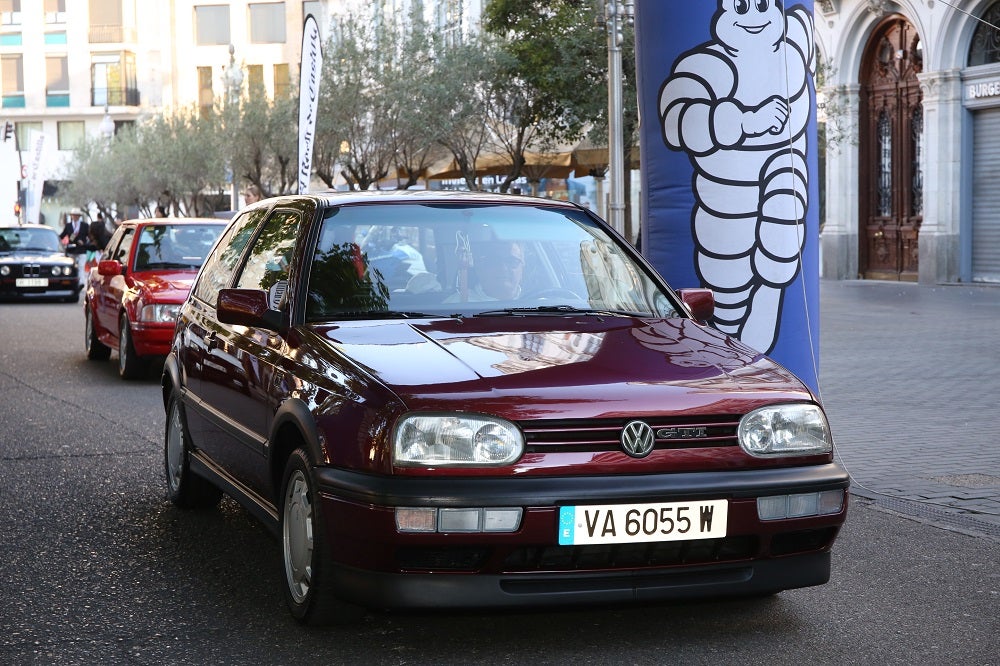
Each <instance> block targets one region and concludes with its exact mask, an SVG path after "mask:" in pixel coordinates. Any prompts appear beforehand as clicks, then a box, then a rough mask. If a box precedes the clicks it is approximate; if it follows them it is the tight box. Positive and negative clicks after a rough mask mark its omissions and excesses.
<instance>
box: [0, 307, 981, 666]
mask: <svg viewBox="0 0 1000 666" xmlns="http://www.w3.org/2000/svg"><path fill="white" fill-rule="evenodd" d="M162 429H163V410H162V407H161V405H160V401H159V393H158V382H157V379H156V376H155V371H154V372H151V374H150V376H149V378H148V379H146V380H144V381H138V382H123V381H121V380H119V379H118V378H117V375H116V372H115V357H114V356H112V360H111V361H108V362H96V363H95V362H88V361H87V360H86V359H85V357H84V352H83V315H82V311H81V306H80V305H67V304H43V303H34V304H23V305H22V304H9V303H5V304H0V528H2V536H0V586H2V587H0V663H2V664H9V665H15V664H60V665H66V664H157V665H159V664H300V663H301V664H306V663H310V664H313V663H316V664H318V663H323V664H471V663H484V664H567V663H573V664H675V663H676V664H768V665H780V664H804V663H810V664H843V663H853V664H881V665H885V664H963V665H978V664H994V665H998V664H1000V619H998V616H1000V571H998V562H1000V542H998V541H996V540H993V539H988V538H981V537H976V536H970V535H967V534H963V533H959V532H954V531H949V530H945V529H942V528H940V527H936V526H933V525H929V524H926V523H923V522H915V521H913V520H911V519H909V518H906V517H904V516H901V515H897V514H893V513H889V512H886V511H884V510H881V509H878V508H876V507H875V506H874V505H872V504H869V503H867V500H862V499H858V498H855V501H854V503H853V504H852V507H851V511H850V516H849V519H848V522H847V525H846V526H845V528H844V531H843V532H842V534H841V537H840V539H839V540H838V542H837V544H836V546H835V550H834V573H833V577H832V580H831V582H830V583H829V584H827V585H825V586H821V587H817V588H810V589H806V590H796V591H790V592H785V593H782V594H780V595H777V596H774V597H771V598H767V599H763V600H753V601H745V600H743V601H716V602H703V603H697V604H684V605H656V606H643V607H615V608H607V607H605V608H574V609H566V610H561V611H556V612H553V611H545V612H535V613H524V612H518V613H488V614H484V613H449V614H434V613H427V614H418V613H412V614H399V613H382V612H376V613H371V614H369V615H368V616H367V617H366V618H365V619H364V620H362V621H361V622H359V623H358V624H355V625H352V626H348V627H338V628H327V629H320V630H317V629H306V628H302V627H300V626H298V625H297V624H296V623H295V622H294V621H293V620H292V619H291V617H290V615H289V614H288V612H287V611H286V609H285V607H284V602H283V600H282V597H281V589H280V584H281V581H280V577H279V576H280V572H279V566H280V558H279V553H278V544H277V542H276V541H275V540H274V539H272V537H270V536H269V534H268V533H267V532H266V531H265V530H264V529H263V528H261V527H260V526H259V525H258V524H257V523H255V522H254V521H253V519H251V518H250V517H249V515H248V514H247V513H245V512H244V511H243V510H242V509H240V508H239V507H238V506H237V505H236V504H235V503H233V502H232V501H230V500H225V501H224V502H223V504H222V505H221V506H220V508H219V510H217V511H212V512H208V513H183V512H180V511H178V510H176V509H174V508H173V507H172V506H171V505H170V504H169V503H168V502H167V501H166V500H165V498H164V490H163V472H162V462H161V459H162V445H161V436H162Z"/></svg>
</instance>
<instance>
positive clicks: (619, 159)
mask: <svg viewBox="0 0 1000 666" xmlns="http://www.w3.org/2000/svg"><path fill="white" fill-rule="evenodd" d="M604 11H605V17H606V23H607V30H608V180H609V183H608V189H609V201H608V222H609V223H610V224H611V226H612V227H614V228H615V230H616V231H617V232H618V233H620V234H624V233H625V156H624V153H625V140H624V138H623V137H622V124H623V123H622V114H623V112H624V109H623V106H624V105H623V104H622V28H623V27H624V24H625V23H626V22H631V20H632V17H633V16H634V15H635V14H634V12H635V2H634V0H607V2H605V4H604Z"/></svg>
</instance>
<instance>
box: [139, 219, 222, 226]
mask: <svg viewBox="0 0 1000 666" xmlns="http://www.w3.org/2000/svg"><path fill="white" fill-rule="evenodd" d="M228 223H229V220H220V219H219V218H217V217H142V218H137V219H134V220H125V221H124V222H122V224H134V225H136V226H139V225H142V226H147V227H149V226H163V225H167V224H169V225H178V224H181V225H185V224H214V225H217V226H220V227H221V226H225V225H226V224H228Z"/></svg>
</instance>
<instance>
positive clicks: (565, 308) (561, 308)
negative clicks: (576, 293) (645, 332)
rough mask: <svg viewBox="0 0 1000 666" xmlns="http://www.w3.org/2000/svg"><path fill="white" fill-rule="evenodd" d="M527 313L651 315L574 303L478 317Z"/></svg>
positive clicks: (507, 309)
mask: <svg viewBox="0 0 1000 666" xmlns="http://www.w3.org/2000/svg"><path fill="white" fill-rule="evenodd" d="M526 314H578V315H594V316H598V317H600V316H604V317H650V316H652V315H650V314H649V313H648V312H630V311H628V310H610V309H595V308H578V307H575V306H572V305H538V306H535V307H531V308H502V309H500V310H485V311H483V312H477V313H476V314H475V315H474V316H476V317H498V316H504V315H526Z"/></svg>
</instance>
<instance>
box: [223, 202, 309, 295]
mask: <svg viewBox="0 0 1000 666" xmlns="http://www.w3.org/2000/svg"><path fill="white" fill-rule="evenodd" d="M298 233H299V214H298V213H297V212H295V211H288V210H278V211H275V212H274V214H273V215H271V217H270V218H269V219H268V220H267V223H266V224H265V225H264V228H263V229H262V230H261V232H260V234H259V235H258V236H257V240H255V241H254V244H253V247H252V248H251V249H250V254H249V255H248V256H247V261H246V264H245V265H244V267H243V271H242V272H241V273H240V277H239V279H238V280H237V281H236V287H237V288H239V289H263V290H264V291H267V292H269V294H270V301H271V307H272V308H274V309H277V308H278V305H279V304H280V302H281V299H282V298H283V297H284V295H285V290H286V289H287V288H288V265H289V264H290V263H291V261H292V252H293V251H294V250H295V239H296V238H297V237H298Z"/></svg>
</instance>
